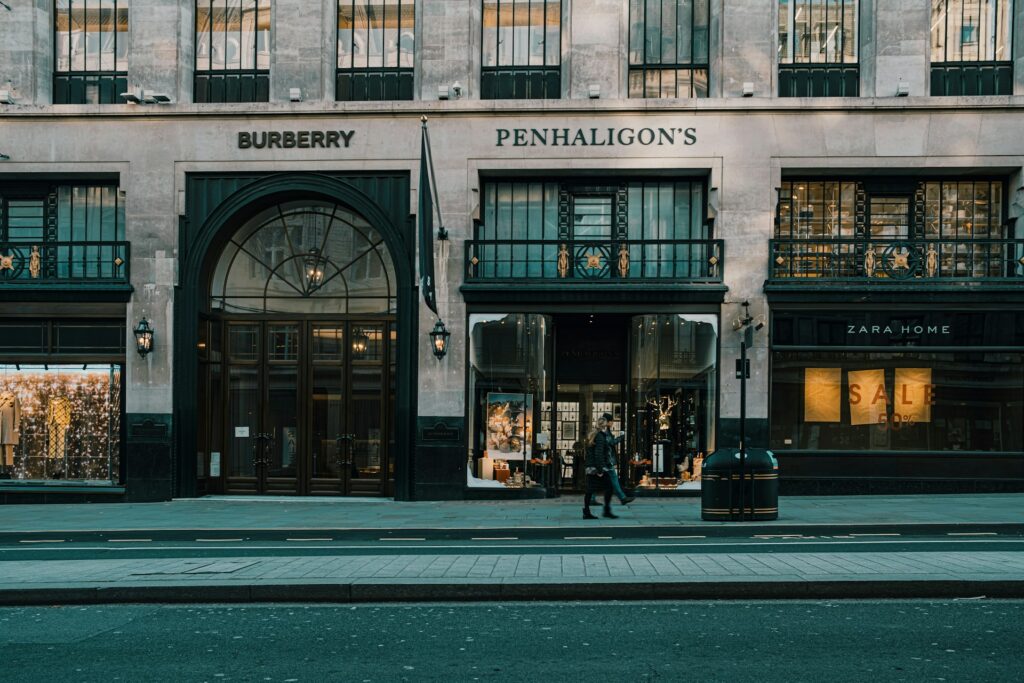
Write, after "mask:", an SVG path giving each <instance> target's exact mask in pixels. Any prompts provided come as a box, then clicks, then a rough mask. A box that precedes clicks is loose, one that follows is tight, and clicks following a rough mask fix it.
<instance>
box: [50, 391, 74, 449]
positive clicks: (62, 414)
mask: <svg viewBox="0 0 1024 683" xmlns="http://www.w3.org/2000/svg"><path fill="white" fill-rule="evenodd" d="M70 426H71V401H70V400H69V399H68V397H67V396H54V397H53V398H51V399H50V402H49V403H48V404H47V406H46V431H47V434H48V435H49V440H48V443H47V448H46V457H47V458H50V459H51V460H63V459H64V457H65V455H67V431H68V428H69V427H70Z"/></svg>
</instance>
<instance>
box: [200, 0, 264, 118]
mask: <svg viewBox="0 0 1024 683" xmlns="http://www.w3.org/2000/svg"><path fill="white" fill-rule="evenodd" d="M270 8H271V0H196V70H195V86H194V90H195V91H194V97H195V101H196V102H197V103H205V102H267V101H269V100H270Z"/></svg>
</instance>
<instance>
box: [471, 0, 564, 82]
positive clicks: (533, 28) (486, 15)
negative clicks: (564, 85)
mask: <svg viewBox="0 0 1024 683" xmlns="http://www.w3.org/2000/svg"><path fill="white" fill-rule="evenodd" d="M561 27H562V3H561V0H547V1H546V2H545V1H544V0H483V37H484V42H483V65H484V66H485V67H487V66H557V65H558V64H559V63H560V62H561V33H562V30H561Z"/></svg>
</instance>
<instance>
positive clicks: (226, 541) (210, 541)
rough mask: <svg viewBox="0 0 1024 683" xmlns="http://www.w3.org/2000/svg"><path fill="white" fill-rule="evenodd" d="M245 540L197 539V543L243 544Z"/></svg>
mask: <svg viewBox="0 0 1024 683" xmlns="http://www.w3.org/2000/svg"><path fill="white" fill-rule="evenodd" d="M244 540H245V539H244V538H197V539H196V543H241V542H242V541H244Z"/></svg>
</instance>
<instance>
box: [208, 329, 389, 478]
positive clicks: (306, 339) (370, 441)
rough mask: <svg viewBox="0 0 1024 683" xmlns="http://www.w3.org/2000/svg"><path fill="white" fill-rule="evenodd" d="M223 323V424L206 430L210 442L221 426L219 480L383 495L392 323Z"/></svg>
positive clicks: (385, 468) (387, 442)
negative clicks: (222, 455)
mask: <svg viewBox="0 0 1024 683" xmlns="http://www.w3.org/2000/svg"><path fill="white" fill-rule="evenodd" d="M224 326H225V327H224V340H225V347H226V348H225V351H226V353H225V354H224V355H225V356H226V358H225V360H226V363H224V368H223V372H224V376H223V386H224V391H223V392H222V393H223V397H222V400H223V401H224V406H223V408H224V420H223V429H222V430H211V436H210V438H211V439H212V440H214V441H216V440H217V434H216V432H217V431H221V435H222V447H223V450H224V453H225V460H226V463H227V468H226V469H227V471H226V472H225V473H224V474H225V478H224V481H223V487H222V489H223V490H224V491H225V492H227V493H279V494H312V495H383V494H386V493H387V482H388V479H389V474H388V473H389V467H388V452H389V442H390V441H392V439H391V438H390V437H389V436H388V435H389V434H390V433H391V430H390V423H391V419H390V410H389V406H390V404H391V400H390V399H391V398H392V396H393V386H392V383H391V381H390V377H392V376H393V373H392V372H391V359H392V358H393V355H394V354H393V353H392V351H393V342H394V337H393V332H392V329H393V325H392V322H391V321H389V320H375V321H302V322H290V321H282V322H278V321H261V322H248V321H246V322H235V321H228V322H226V323H224ZM216 372H218V369H217V368H214V369H213V370H212V373H216ZM214 383H215V382H213V381H211V384H214ZM211 398H212V399H213V401H216V400H217V398H216V397H211ZM216 445H217V444H216V443H211V447H210V450H211V451H212V450H216V449H215V448H214V446H216ZM212 474H213V473H212V472H211V475H212Z"/></svg>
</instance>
